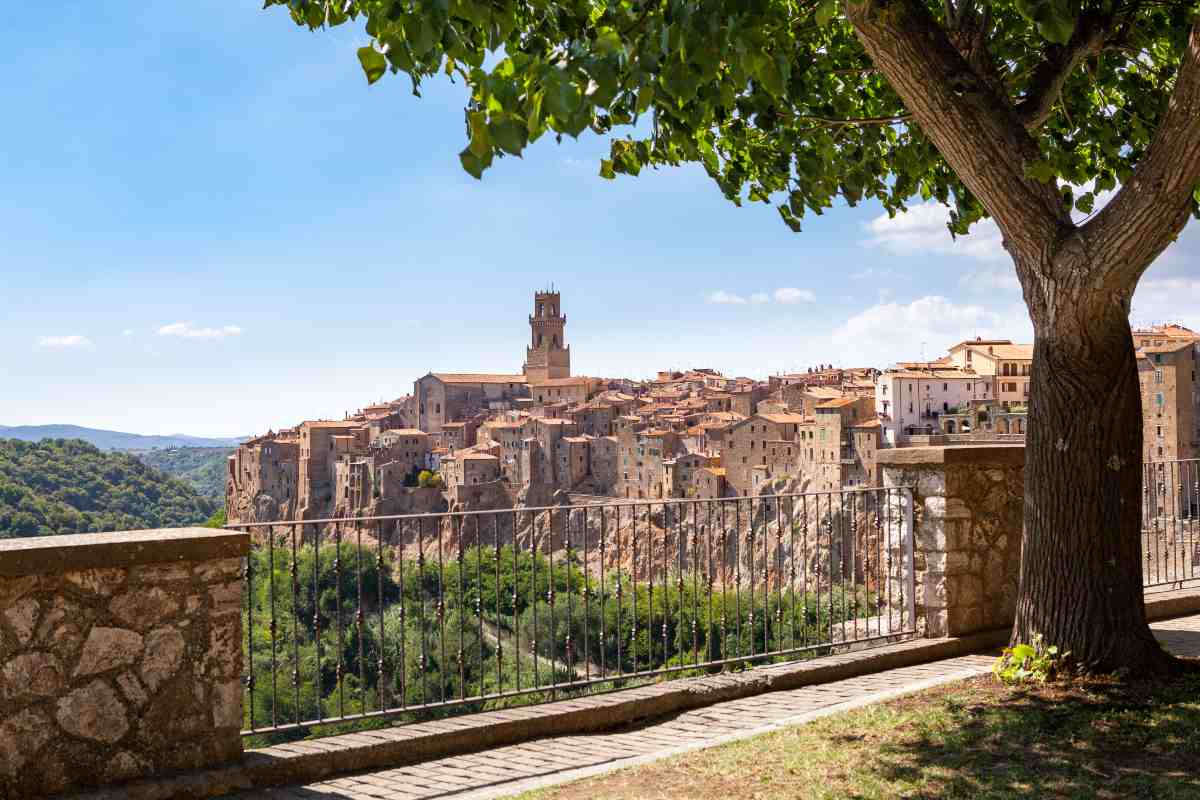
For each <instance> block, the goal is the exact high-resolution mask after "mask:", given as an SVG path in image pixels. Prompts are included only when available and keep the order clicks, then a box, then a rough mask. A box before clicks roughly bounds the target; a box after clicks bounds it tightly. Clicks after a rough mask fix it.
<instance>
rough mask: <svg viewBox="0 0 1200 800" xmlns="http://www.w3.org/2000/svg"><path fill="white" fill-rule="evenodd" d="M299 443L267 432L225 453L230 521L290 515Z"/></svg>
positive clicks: (296, 484) (296, 483) (294, 500)
mask: <svg viewBox="0 0 1200 800" xmlns="http://www.w3.org/2000/svg"><path fill="white" fill-rule="evenodd" d="M299 469H300V443H299V440H298V439H297V438H294V437H293V438H284V437H282V436H280V437H278V438H277V437H276V435H275V434H273V433H272V434H268V435H267V436H261V437H259V438H257V439H251V440H250V441H248V442H244V443H242V445H241V446H240V447H238V449H237V450H235V451H234V453H233V455H231V456H230V457H229V460H228V464H227V472H226V476H225V508H226V514H227V516H228V519H229V521H230V522H271V521H273V520H277V519H290V518H291V517H293V516H294V515H295V513H296V508H297V503H298V500H299Z"/></svg>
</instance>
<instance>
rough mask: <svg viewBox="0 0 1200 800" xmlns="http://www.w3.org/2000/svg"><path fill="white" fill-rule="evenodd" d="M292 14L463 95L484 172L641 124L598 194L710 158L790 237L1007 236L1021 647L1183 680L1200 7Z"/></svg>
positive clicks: (811, 4) (1096, 3) (481, 5)
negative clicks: (1018, 388) (1143, 303)
mask: <svg viewBox="0 0 1200 800" xmlns="http://www.w3.org/2000/svg"><path fill="white" fill-rule="evenodd" d="M271 4H283V5H287V6H288V8H289V11H290V14H291V16H292V19H293V20H294V21H295V22H296V23H298V24H300V25H305V26H308V27H310V28H320V27H322V26H327V25H328V26H333V25H339V24H343V23H345V22H347V21H349V20H360V21H365V27H366V32H367V33H368V34H369V35H370V36H371V37H372V43H371V44H370V45H369V46H366V47H363V48H360V49H359V50H358V57H359V60H360V62H361V64H362V67H363V70H364V72H365V73H366V77H367V80H368V81H370V82H372V83H373V82H375V81H377V80H379V79H380V77H382V76H383V75H384V74H385V73H386V72H387V71H389V70H391V71H392V72H404V73H407V74H408V75H409V76H410V78H411V79H412V83H413V91H414V93H418V94H419V87H420V83H421V81H422V80H424V79H426V78H428V77H431V76H434V75H436V74H438V73H440V72H444V73H445V74H446V75H449V76H451V77H455V76H457V77H460V78H461V79H462V80H463V81H464V82H465V84H466V85H467V87H469V89H470V97H469V100H468V103H467V114H466V117H467V134H468V137H469V142H468V144H467V147H466V148H465V149H464V150H463V151H462V153H461V154H460V159H461V161H462V165H463V168H464V169H466V170H467V171H468V172H469V173H471V174H472V175H474V176H476V177H480V176H481V174H482V173H483V171H484V170H485V169H487V168H488V167H489V166H490V165H491V164H492V162H493V161H494V159H495V158H497V157H503V156H506V155H519V154H520V153H521V152H522V150H523V149H524V148H525V147H526V146H527V145H528V144H529V143H530V142H532V141H534V140H536V139H538V138H539V137H541V136H543V135H545V134H547V133H550V132H553V133H554V134H556V135H557V136H558V137H561V136H562V135H563V134H566V135H570V136H578V135H579V134H581V133H583V132H584V131H585V130H588V129H590V130H592V131H594V132H595V133H598V134H610V133H613V132H614V131H616V130H617V129H619V128H624V129H627V133H626V135H624V136H620V137H618V136H616V135H614V138H613V139H612V141H611V150H610V157H609V158H608V159H605V160H603V161H602V162H601V164H600V175H601V176H603V177H606V178H612V177H614V176H615V174H616V173H624V174H629V175H637V174H638V173H639V171H640V170H641V169H642V168H643V167H644V166H655V167H657V166H660V165H677V164H680V163H682V162H697V163H699V164H701V165H703V167H704V169H705V170H706V171H707V172H708V174H709V175H710V176H711V177H712V178H713V179H714V180H715V181H716V183H717V184H718V186H719V187H720V189H721V191H722V192H723V193H724V194H725V196H726V197H727V198H729V199H730V200H731V201H733V202H734V203H737V204H740V203H741V202H742V201H743V199H749V200H750V201H759V202H767V203H773V204H774V205H775V206H776V207H777V208H778V211H779V214H780V215H781V217H782V218H783V221H784V222H785V223H786V224H787V225H789V226H790V227H791V228H793V229H794V230H799V228H800V224H801V220H802V218H803V217H804V215H805V214H806V213H808V212H809V211H811V212H813V213H816V214H820V213H822V211H823V210H824V209H825V208H828V207H830V206H831V204H832V201H833V199H834V198H835V197H836V196H838V195H840V196H841V197H843V198H845V199H846V201H847V202H849V203H850V204H851V205H853V204H855V203H857V202H858V201H860V200H861V199H863V198H874V199H876V200H878V201H879V202H880V203H881V204H882V205H883V206H884V207H885V208H886V209H887V210H888V212H889V213H891V214H894V213H896V212H897V211H900V210H902V209H903V208H904V203H905V201H906V200H908V199H909V198H912V197H914V196H920V197H922V198H923V199H929V198H936V199H937V200H938V201H940V202H942V203H945V204H947V205H949V206H951V207H952V210H951V215H950V220H951V221H950V224H949V228H950V233H951V235H957V234H965V233H967V232H968V229H969V228H970V226H971V225H972V224H973V223H974V222H976V221H978V220H979V219H981V218H983V217H986V216H990V217H992V218H993V219H995V221H996V223H997V225H998V226H999V228H1000V231H1001V233H1002V235H1003V239H1004V246H1005V248H1006V249H1007V250H1008V252H1009V254H1010V255H1011V257H1012V259H1013V262H1014V265H1015V268H1016V271H1017V275H1018V277H1019V279H1020V282H1021V286H1022V289H1023V292H1024V296H1025V300H1026V304H1027V306H1028V309H1029V314H1030V317H1031V318H1032V321H1033V325H1034V331H1035V348H1034V354H1035V355H1034V370H1033V377H1032V386H1031V392H1030V393H1031V404H1032V406H1031V409H1030V419H1031V424H1030V429H1029V433H1028V442H1027V450H1026V471H1025V481H1026V486H1025V526H1026V530H1025V540H1024V547H1023V554H1022V563H1021V588H1020V596H1019V599H1018V610H1017V619H1016V623H1015V626H1014V631H1013V638H1014V640H1019V641H1029V640H1030V639H1031V637H1032V635H1033V634H1034V633H1035V632H1038V633H1042V634H1043V635H1044V636H1045V638H1046V640H1047V641H1048V642H1052V643H1055V644H1057V645H1059V647H1060V648H1061V649H1062V650H1067V651H1070V652H1071V654H1072V657H1073V658H1074V660H1075V661H1077V662H1078V663H1079V664H1080V665H1081V666H1084V667H1087V668H1090V669H1094V670H1109V669H1114V668H1118V667H1122V666H1128V667H1133V668H1137V669H1143V670H1152V671H1158V672H1162V671H1167V670H1170V669H1173V668H1175V667H1176V663H1175V662H1174V660H1173V659H1171V657H1170V656H1168V655H1166V654H1164V653H1163V651H1162V650H1161V648H1159V647H1158V645H1157V643H1156V642H1155V640H1154V638H1153V636H1152V635H1151V633H1150V630H1149V628H1148V626H1147V624H1146V620H1145V609H1144V605H1143V599H1142V587H1141V543H1140V537H1139V535H1138V534H1139V520H1138V509H1139V503H1140V481H1141V413H1140V407H1139V406H1140V403H1139V394H1138V380H1137V374H1136V363H1135V358H1134V350H1133V345H1132V341H1131V336H1130V330H1129V323H1128V315H1129V310H1130V299H1131V297H1132V295H1133V292H1134V289H1135V288H1136V286H1137V282H1138V279H1139V278H1140V277H1141V275H1142V274H1143V273H1144V272H1145V270H1146V269H1147V267H1149V265H1150V264H1151V263H1152V262H1153V261H1154V259H1155V258H1156V257H1157V256H1158V254H1159V253H1161V252H1162V250H1163V249H1164V248H1165V247H1166V246H1167V245H1168V244H1169V243H1170V242H1171V241H1173V240H1174V238H1175V237H1176V236H1177V235H1178V234H1179V232H1180V231H1181V230H1182V229H1183V227H1184V225H1185V224H1186V222H1187V219H1188V215H1189V214H1195V213H1197V208H1198V199H1200V190H1198V189H1197V183H1198V182H1200V28H1198V27H1197V22H1196V21H1195V17H1196V13H1195V4H1194V0H1014V2H1011V3H1010V2H1006V0H927V1H926V2H922V0H696V1H694V2H685V1H684V0H564V1H563V2H556V1H552V0H349V2H343V0H338V2H325V1H324V0H268V5H271ZM647 118H648V119H647ZM1101 191H1107V192H1112V191H1115V195H1114V196H1113V198H1112V200H1111V201H1110V202H1109V203H1108V204H1107V205H1106V206H1105V207H1104V208H1103V209H1102V210H1100V211H1099V212H1097V213H1094V214H1092V212H1093V206H1094V204H1095V200H1096V194H1097V192H1101ZM1072 209H1076V210H1078V211H1080V212H1083V213H1085V214H1092V215H1091V216H1090V217H1089V218H1088V219H1086V220H1085V221H1083V222H1081V223H1078V224H1077V223H1075V222H1074V221H1073V219H1072V215H1071V212H1072Z"/></svg>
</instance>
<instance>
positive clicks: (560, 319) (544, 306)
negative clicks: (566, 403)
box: [522, 291, 571, 383]
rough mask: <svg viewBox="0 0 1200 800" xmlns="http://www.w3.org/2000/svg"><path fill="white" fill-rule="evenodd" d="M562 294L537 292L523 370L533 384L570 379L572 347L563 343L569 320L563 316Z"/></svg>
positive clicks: (534, 297)
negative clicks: (560, 301)
mask: <svg viewBox="0 0 1200 800" xmlns="http://www.w3.org/2000/svg"><path fill="white" fill-rule="evenodd" d="M559 300H560V298H559V294H558V292H555V291H547V292H535V293H534V295H533V315H532V316H530V318H529V329H530V334H531V340H530V346H529V347H527V348H526V349H525V366H524V367H523V368H522V371H523V372H524V373H525V379H526V380H527V381H529V382H530V383H542V382H544V381H547V380H550V379H552V378H569V377H571V348H570V347H567V345H566V342H565V341H564V338H563V336H564V334H563V330H564V329H565V328H566V326H567V318H566V316H564V315H563V314H561V313H560V309H561V306H560V305H559Z"/></svg>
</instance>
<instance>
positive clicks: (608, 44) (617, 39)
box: [593, 27, 625, 56]
mask: <svg viewBox="0 0 1200 800" xmlns="http://www.w3.org/2000/svg"><path fill="white" fill-rule="evenodd" d="M593 46H594V47H595V49H596V52H597V53H599V54H600V55H602V56H610V55H612V54H613V53H616V52H618V51H620V52H624V50H625V48H624V45H622V44H621V35H620V34H619V33H617V32H616V31H615V30H613V29H612V28H609V27H603V28H600V29H599V30H597V31H596V41H595V43H594V44H593Z"/></svg>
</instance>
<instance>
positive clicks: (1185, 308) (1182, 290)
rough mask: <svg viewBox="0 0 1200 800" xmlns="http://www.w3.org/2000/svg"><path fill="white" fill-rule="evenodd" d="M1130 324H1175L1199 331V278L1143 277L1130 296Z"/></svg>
mask: <svg viewBox="0 0 1200 800" xmlns="http://www.w3.org/2000/svg"><path fill="white" fill-rule="evenodd" d="M1129 318H1130V321H1131V322H1132V323H1133V324H1134V325H1153V324H1156V323H1162V322H1178V323H1180V324H1182V325H1186V326H1188V327H1189V328H1191V329H1193V330H1200V278H1175V277H1171V278H1146V279H1143V280H1142V282H1141V284H1140V285H1139V286H1138V288H1137V291H1136V292H1134V295H1133V312H1132V313H1131V314H1130V315H1129Z"/></svg>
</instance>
